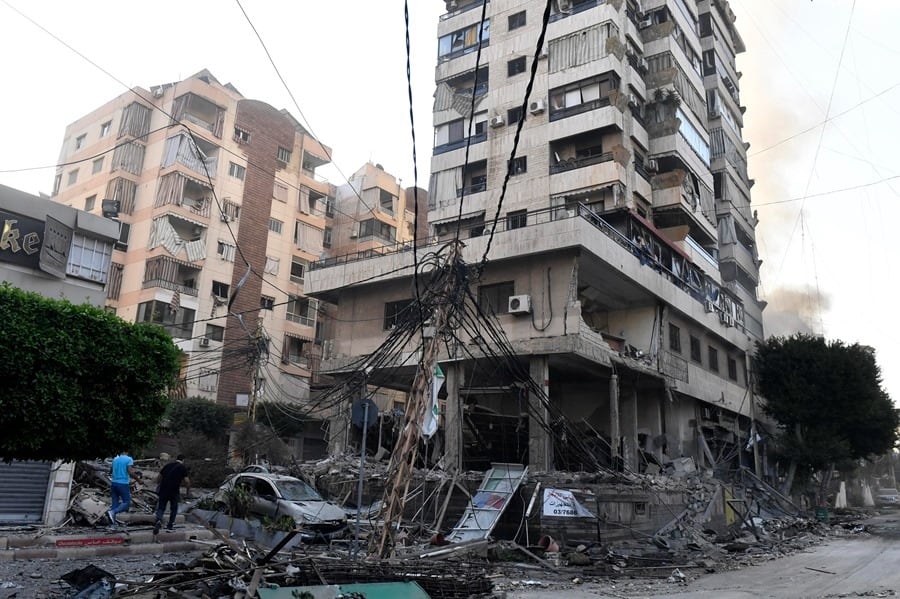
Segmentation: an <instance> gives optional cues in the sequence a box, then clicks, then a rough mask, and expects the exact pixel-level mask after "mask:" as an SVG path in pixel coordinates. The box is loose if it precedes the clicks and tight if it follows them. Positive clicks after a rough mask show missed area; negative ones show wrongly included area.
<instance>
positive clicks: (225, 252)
mask: <svg viewBox="0 0 900 599" xmlns="http://www.w3.org/2000/svg"><path fill="white" fill-rule="evenodd" d="M236 249H237V248H235V246H233V245H232V244H230V243H228V242H227V241H220V242H218V244H217V245H216V253H217V254H218V255H219V257H220V258H222V260H225V261H227V262H234V253H235V250H236Z"/></svg>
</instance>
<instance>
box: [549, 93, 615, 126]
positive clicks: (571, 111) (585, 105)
mask: <svg viewBox="0 0 900 599" xmlns="http://www.w3.org/2000/svg"><path fill="white" fill-rule="evenodd" d="M609 105H610V99H609V96H605V97H603V98H597V99H596V100H590V101H588V102H582V103H581V104H576V105H574V106H567V107H563V108H551V109H550V120H551V121H556V120H559V119H564V118H566V117H567V116H574V115H576V114H581V113H582V112H590V111H591V110H597V109H598V108H603V107H604V106H609Z"/></svg>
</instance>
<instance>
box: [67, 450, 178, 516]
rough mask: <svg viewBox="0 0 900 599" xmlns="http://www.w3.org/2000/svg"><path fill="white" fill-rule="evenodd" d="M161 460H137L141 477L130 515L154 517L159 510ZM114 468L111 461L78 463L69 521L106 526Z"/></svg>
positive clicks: (136, 466) (132, 499)
mask: <svg viewBox="0 0 900 599" xmlns="http://www.w3.org/2000/svg"><path fill="white" fill-rule="evenodd" d="M160 468H162V464H161V463H160V461H159V460H155V459H150V460H136V461H135V470H136V472H137V478H136V480H135V481H134V483H133V485H132V488H131V508H130V512H131V513H132V514H135V513H138V514H140V513H143V514H152V513H153V512H154V511H156V504H157V498H158V496H157V494H156V483H155V482H154V481H155V480H156V476H157V474H158V473H159V470H160ZM109 489H110V465H109V463H108V462H103V461H96V462H78V463H77V464H76V466H75V479H74V482H73V484H72V492H71V494H70V499H69V518H70V520H71V522H72V523H73V524H76V525H86V526H97V525H98V524H102V523H104V522H103V519H104V518H105V517H106V511H107V510H108V509H109V506H110V491H109Z"/></svg>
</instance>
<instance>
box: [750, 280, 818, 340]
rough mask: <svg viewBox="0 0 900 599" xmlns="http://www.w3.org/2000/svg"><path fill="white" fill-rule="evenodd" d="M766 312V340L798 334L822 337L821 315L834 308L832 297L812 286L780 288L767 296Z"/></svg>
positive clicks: (764, 312)
mask: <svg viewBox="0 0 900 599" xmlns="http://www.w3.org/2000/svg"><path fill="white" fill-rule="evenodd" d="M766 299H767V300H768V302H769V305H768V306H767V307H766V309H765V310H764V311H763V326H764V327H765V332H766V337H772V336H787V335H793V334H795V333H806V334H821V332H822V315H823V313H824V312H826V311H828V309H829V308H830V307H831V298H830V297H829V296H828V295H826V294H823V293H821V292H819V293H817V292H816V290H815V288H813V287H809V286H807V287H805V288H788V287H781V288H779V289H775V290H774V291H772V292H771V293H769V294H768V297H767V298H766Z"/></svg>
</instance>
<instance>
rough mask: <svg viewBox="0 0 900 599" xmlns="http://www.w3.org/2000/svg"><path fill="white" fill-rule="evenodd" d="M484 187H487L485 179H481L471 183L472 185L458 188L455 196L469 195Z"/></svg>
mask: <svg viewBox="0 0 900 599" xmlns="http://www.w3.org/2000/svg"><path fill="white" fill-rule="evenodd" d="M485 189H487V181H482V182H481V183H473V184H472V185H467V186H466V187H460V188H458V189H457V190H456V197H458V198H461V197H463V196H464V195H467V196H470V195H473V194H476V193H481V192H482V191H484V190H485Z"/></svg>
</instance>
